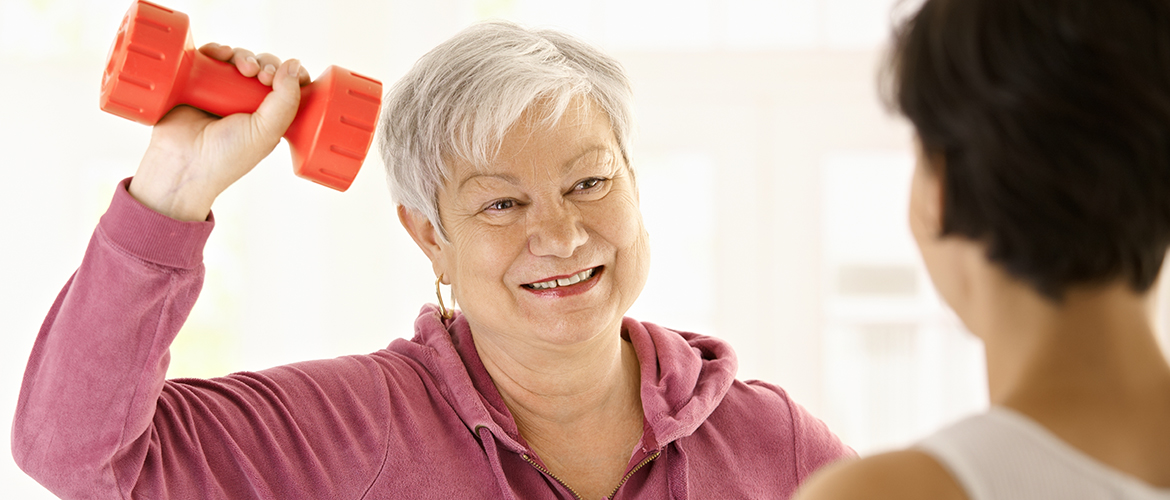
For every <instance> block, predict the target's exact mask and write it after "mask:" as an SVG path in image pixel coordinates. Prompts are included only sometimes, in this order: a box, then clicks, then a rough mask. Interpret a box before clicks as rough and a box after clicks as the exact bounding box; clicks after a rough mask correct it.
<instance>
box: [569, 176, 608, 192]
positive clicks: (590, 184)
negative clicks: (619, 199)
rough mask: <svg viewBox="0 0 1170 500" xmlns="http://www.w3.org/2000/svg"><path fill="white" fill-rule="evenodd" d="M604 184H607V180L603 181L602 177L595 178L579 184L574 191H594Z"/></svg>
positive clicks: (574, 187)
mask: <svg viewBox="0 0 1170 500" xmlns="http://www.w3.org/2000/svg"><path fill="white" fill-rule="evenodd" d="M603 182H605V179H602V178H600V177H594V178H592V179H585V180H583V181H581V182H578V183H577V185H576V186H573V189H574V190H576V191H588V190H590V189H593V188H595V187H597V186H600V185H601V183H603Z"/></svg>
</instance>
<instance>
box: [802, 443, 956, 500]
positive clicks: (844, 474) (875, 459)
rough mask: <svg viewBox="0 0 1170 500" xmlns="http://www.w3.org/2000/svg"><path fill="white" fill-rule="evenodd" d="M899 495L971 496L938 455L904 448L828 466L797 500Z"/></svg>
mask: <svg viewBox="0 0 1170 500" xmlns="http://www.w3.org/2000/svg"><path fill="white" fill-rule="evenodd" d="M875 498H877V499H881V498H898V499H905V500H916V499H923V500H927V499H929V500H967V498H968V497H967V495H966V493H964V492H963V489H962V487H961V486H960V485H959V483H958V482H957V481H955V479H954V478H953V477H952V476H951V475H950V473H949V472H947V470H946V469H945V468H943V466H942V465H941V464H939V463H938V461H936V460H935V459H934V458H932V457H931V456H930V455H927V454H926V453H923V452H922V451H918V450H902V451H894V452H889V453H883V454H880V455H874V456H871V457H867V458H863V459H860V460H847V461H842V462H838V463H836V464H834V465H832V466H829V467H826V468H824V469H822V470H821V471H819V472H817V473H816V474H814V475H813V476H812V477H811V478H809V480H808V481H807V482H805V483H804V485H803V486H801V489H800V490H799V491H798V492H797V495H796V497H795V499H796V500H829V499H833V500H850V499H875Z"/></svg>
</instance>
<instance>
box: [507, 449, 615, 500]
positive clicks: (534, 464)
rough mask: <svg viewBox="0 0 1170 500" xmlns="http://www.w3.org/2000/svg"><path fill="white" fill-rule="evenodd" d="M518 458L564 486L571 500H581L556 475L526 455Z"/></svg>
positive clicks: (579, 496) (575, 492)
mask: <svg viewBox="0 0 1170 500" xmlns="http://www.w3.org/2000/svg"><path fill="white" fill-rule="evenodd" d="M520 456H521V457H522V458H523V459H524V460H525V461H527V462H528V463H530V464H532V466H533V467H535V468H536V470H538V471H540V472H543V473H544V474H545V475H547V476H548V477H551V478H553V479H555V480H556V481H557V482H558V483H561V486H564V487H565V489H567V490H569V493H572V494H573V498H576V499H577V500H581V495H579V494H577V490H574V489H573V488H572V487H571V486H569V485H568V484H565V482H564V481H562V480H561V478H559V477H557V475H556V474H553V473H552V472H549V470H548V469H546V468H544V467H542V466H541V465H540V464H538V463H536V460H533V459H532V457H529V456H528V454H527V453H524V454H521V455H520ZM622 482H625V481H622ZM618 486H621V485H620V484H619V485H618Z"/></svg>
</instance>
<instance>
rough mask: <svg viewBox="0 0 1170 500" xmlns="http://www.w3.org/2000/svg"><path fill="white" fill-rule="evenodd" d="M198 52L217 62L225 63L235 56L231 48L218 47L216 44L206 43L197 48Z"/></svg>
mask: <svg viewBox="0 0 1170 500" xmlns="http://www.w3.org/2000/svg"><path fill="white" fill-rule="evenodd" d="M199 52H201V53H202V54H203V55H205V56H207V57H210V58H212V59H215V60H217V61H227V60H229V59H231V58H232V56H233V55H235V52H234V51H233V50H232V48H231V47H229V46H227V45H220V44H218V43H214V42H212V43H208V44H204V45H203V46H202V47H199Z"/></svg>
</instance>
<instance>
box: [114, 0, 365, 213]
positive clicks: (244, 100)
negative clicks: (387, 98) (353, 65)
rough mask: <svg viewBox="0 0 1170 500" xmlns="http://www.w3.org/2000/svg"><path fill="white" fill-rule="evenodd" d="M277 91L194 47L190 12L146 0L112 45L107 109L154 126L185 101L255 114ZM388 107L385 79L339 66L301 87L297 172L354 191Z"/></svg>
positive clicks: (293, 144)
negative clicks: (385, 105) (384, 96)
mask: <svg viewBox="0 0 1170 500" xmlns="http://www.w3.org/2000/svg"><path fill="white" fill-rule="evenodd" d="M271 90H272V89H271V87H268V86H265V85H264V84H262V83H260V82H259V81H257V80H256V79H255V78H247V77H244V76H243V75H241V74H240V73H239V71H237V70H236V68H235V66H233V65H231V64H228V63H225V62H222V61H217V60H215V59H212V58H210V57H207V56H205V55H203V54H201V53H199V51H197V50H195V44H194V42H192V40H191V30H190V21H189V20H188V18H187V15H186V14H183V13H181V12H176V11H173V10H170V9H167V8H165V7H160V6H158V5H155V4H153V3H150V2H145V1H142V0H139V1H137V2H135V3H134V5H132V6H131V7H130V11H129V12H127V13H126V17H125V19H123V20H122V26H121V27H120V28H118V37H117V39H116V40H115V41H114V45H113V47H111V48H110V56H109V62H107V63H106V70H105V73H104V74H103V75H102V95H101V108H102V110H103V111H106V112H109V113H113V114H115V115H118V116H121V117H123V118H128V119H130V120H134V121H136V122H139V123H144V124H146V125H154V124H155V123H158V121H159V120H160V119H162V117H163V115H165V114H166V113H167V112H168V111H170V110H171V109H172V108H174V107H175V106H178V105H180V104H187V105H191V106H194V107H196V108H199V109H202V110H204V111H206V112H208V113H212V114H215V115H219V116H227V115H231V114H234V113H251V112H253V111H255V110H256V108H258V107H259V106H260V102H261V101H263V100H264V97H265V96H266V95H268V93H269V92H270V91H271ZM381 105H382V83H381V82H379V81H377V80H374V79H373V78H368V77H365V76H362V75H359V74H357V73H354V72H352V71H349V70H346V69H343V68H339V67H337V66H330V67H328V68H325V71H324V72H322V73H321V75H320V76H318V77H317V80H316V81H314V82H313V83H311V84H309V85H306V86H304V87H301V106H300V108H299V109H298V110H297V116H296V118H295V119H294V120H293V122H292V125H291V126H290V127H289V128H288V131H287V132H285V134H284V138H285V140H287V141H288V145H289V149H290V150H292V158H293V169H294V171H295V172H296V174H297V175H299V176H301V177H304V178H306V179H309V180H311V181H314V182H317V183H320V184H323V185H325V186H329V187H331V188H333V189H336V190H338V191H345V190H346V189H348V188H349V185H350V184H351V183H352V182H353V179H354V177H355V176H357V172H358V170H359V169H361V166H362V161H364V160H365V158H366V152H367V151H369V149H370V143H371V142H372V141H373V138H374V124H375V123H376V122H377V118H378V108H379V107H381Z"/></svg>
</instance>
